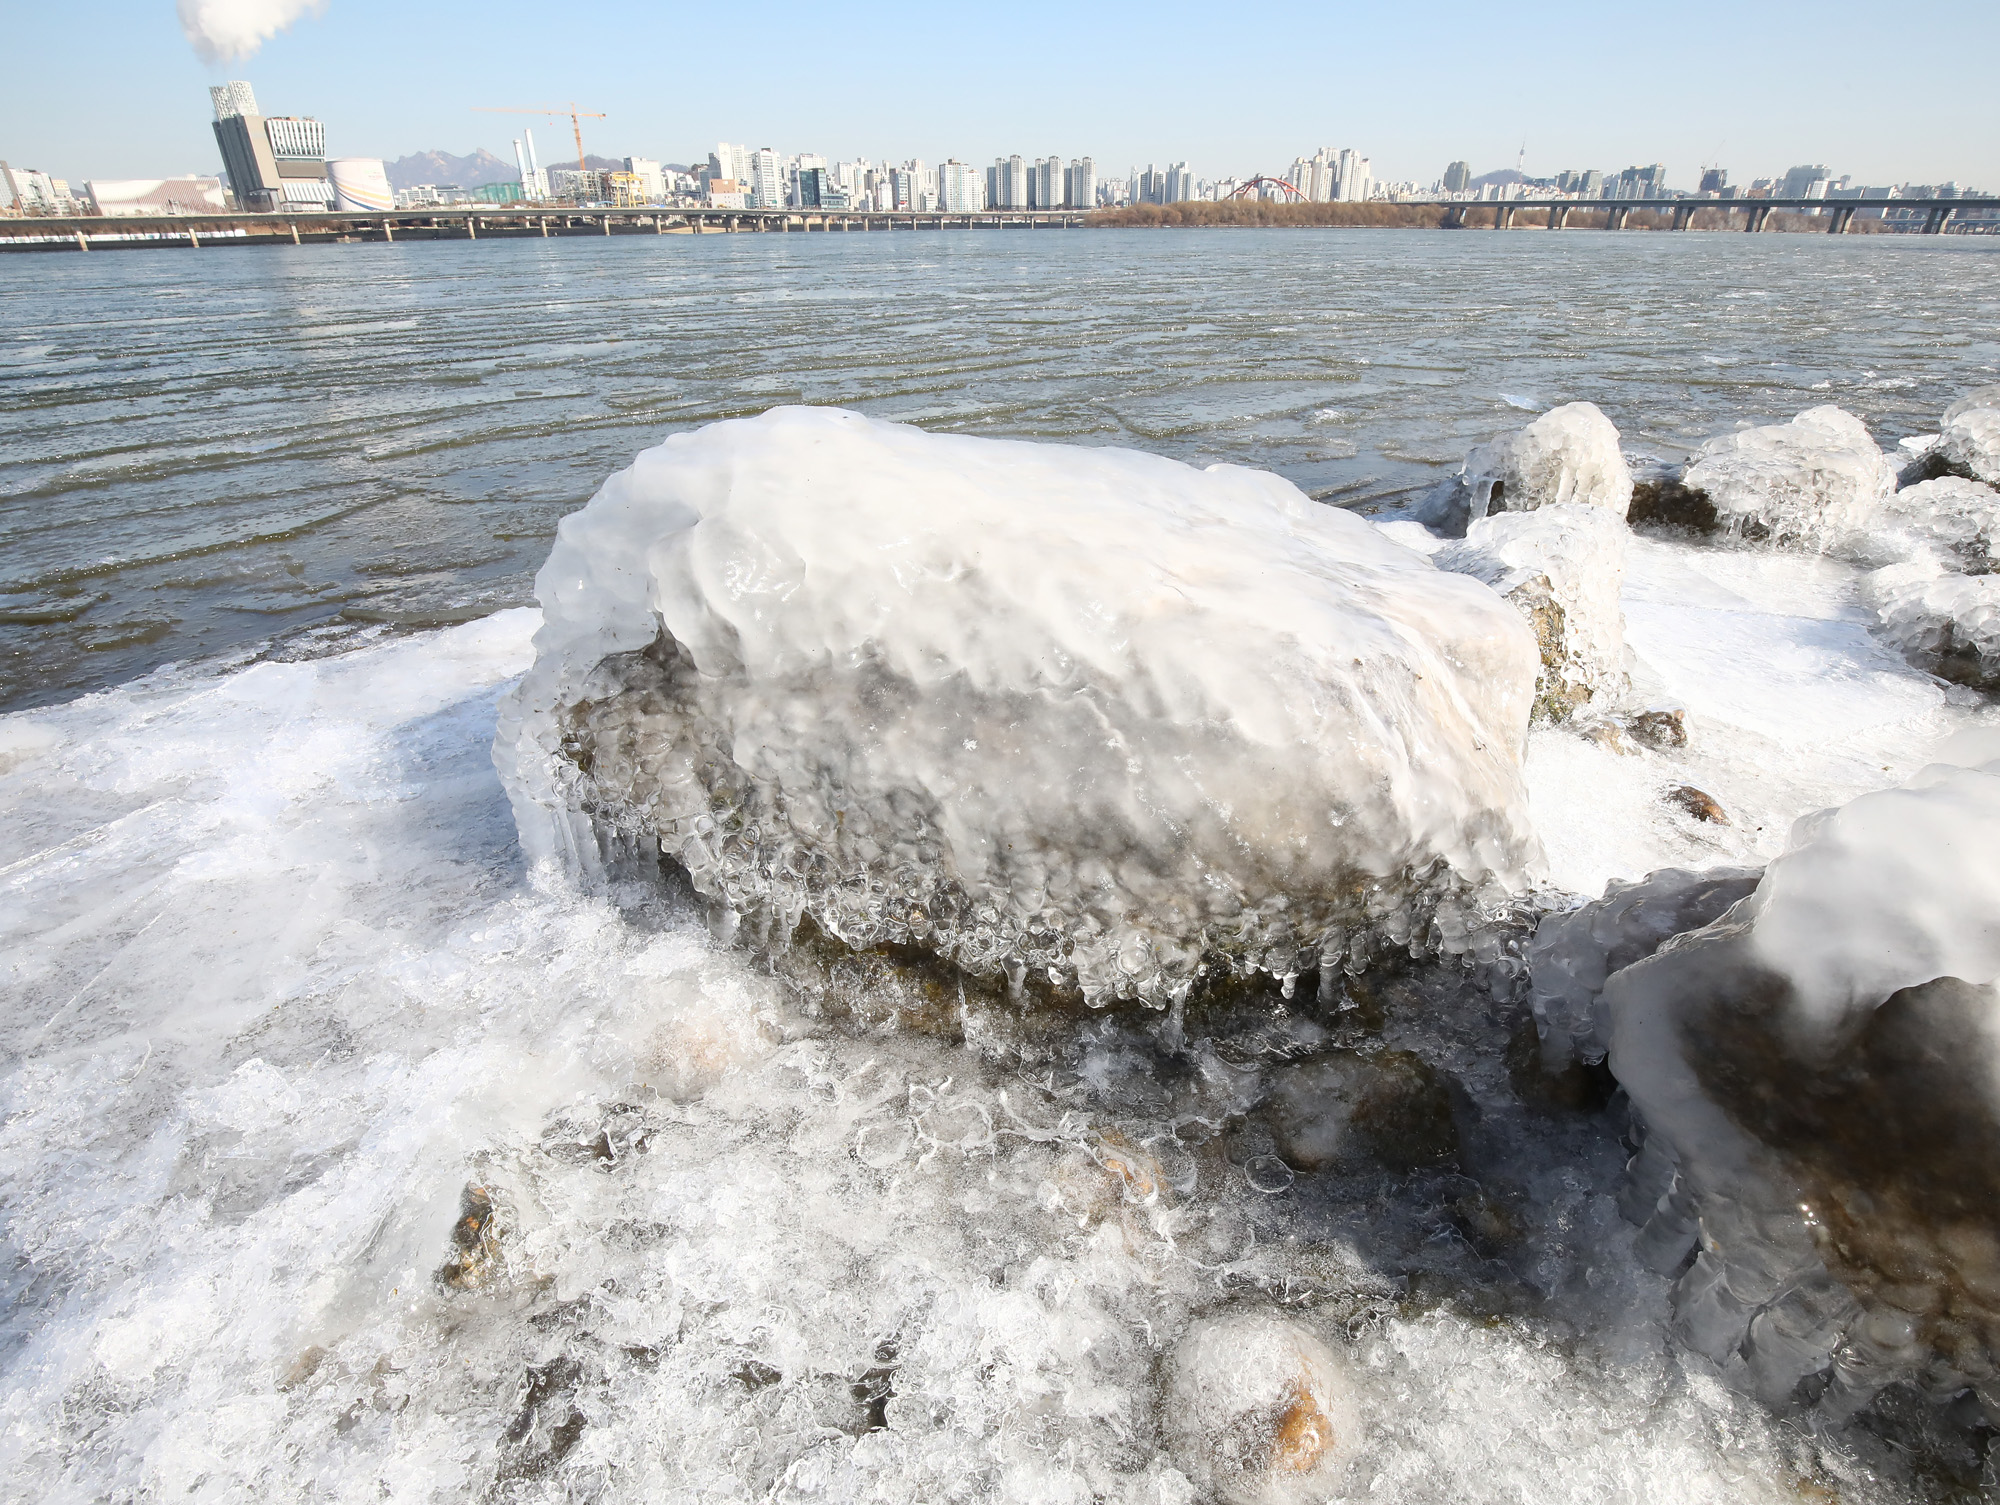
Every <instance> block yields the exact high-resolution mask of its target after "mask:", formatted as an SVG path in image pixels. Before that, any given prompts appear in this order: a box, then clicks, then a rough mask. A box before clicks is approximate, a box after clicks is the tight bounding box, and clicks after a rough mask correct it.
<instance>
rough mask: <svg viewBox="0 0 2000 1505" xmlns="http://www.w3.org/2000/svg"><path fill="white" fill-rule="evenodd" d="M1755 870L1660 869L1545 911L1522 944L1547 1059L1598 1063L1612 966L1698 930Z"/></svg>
mask: <svg viewBox="0 0 2000 1505" xmlns="http://www.w3.org/2000/svg"><path fill="white" fill-rule="evenodd" d="M1760 875H1761V870H1760V869H1756V868H1737V867H1716V868H1703V869H1701V870H1699V871H1691V870H1689V869H1687V868H1672V867H1670V868H1662V869H1660V870H1659V871H1658V872H1656V873H1648V874H1647V875H1646V876H1645V877H1644V878H1642V879H1640V880H1639V881H1638V882H1636V883H1619V882H1614V883H1612V884H1611V885H1610V886H1609V887H1608V888H1606V889H1605V891H1604V897H1603V898H1601V899H1594V900H1592V901H1591V902H1590V903H1588V904H1585V905H1583V906H1582V907H1580V908H1578V909H1573V910H1569V911H1567V912H1565V913H1561V914H1551V915H1546V916H1544V917H1543V919H1542V922H1541V924H1540V925H1539V926H1538V927H1537V928H1536V930H1535V939H1534V943H1533V945H1531V946H1530V947H1529V950H1528V967H1529V975H1530V977H1531V979H1532V990H1531V992H1530V995H1529V997H1530V1000H1531V1003H1532V1006H1533V1008H1534V1011H1535V1023H1536V1026H1537V1027H1538V1028H1539V1029H1540V1030H1541V1032H1542V1038H1543V1039H1544V1041H1545V1042H1546V1043H1547V1044H1548V1046H1549V1047H1550V1049H1549V1056H1550V1058H1551V1061H1552V1063H1555V1062H1559V1060H1560V1059H1561V1058H1562V1057H1564V1056H1567V1055H1568V1054H1569V1053H1571V1052H1572V1051H1573V1052H1574V1053H1575V1054H1576V1055H1578V1056H1580V1057H1581V1058H1582V1059H1583V1060H1586V1061H1601V1060H1603V1059H1604V1055H1605V1052H1606V1051H1608V1050H1609V1049H1610V1048H1611V1033H1610V1019H1609V1018H1608V1017H1607V1016H1606V1014H1605V1012H1604V1010H1603V1009H1602V1008H1601V1007H1600V1006H1599V1003H1600V1000H1601V999H1602V997H1603V995H1604V984H1605V983H1606V982H1607V981H1609V980H1610V978H1611V975H1612V974H1613V973H1614V972H1619V971H1622V970H1623V969H1625V968H1626V967H1629V966H1631V965H1632V964H1633V963H1634V962H1636V961H1643V960H1644V959H1645V958H1646V957H1649V956H1651V955H1652V954H1653V953H1654V952H1655V951H1657V950H1659V949H1660V947H1661V946H1662V945H1664V944H1665V943H1666V942H1667V940H1669V939H1670V938H1671V937H1673V936H1676V935H1679V934H1681V933H1682V932H1683V931H1687V930H1697V929H1699V928H1700V927H1702V926H1703V925H1707V924H1710V923H1711V922H1713V921H1714V920H1716V919H1718V918H1720V917H1721V915H1722V913H1723V911H1725V910H1727V909H1728V908H1729V907H1730V905H1732V904H1734V903H1736V902H1737V901H1738V900H1739V899H1744V898H1747V897H1749V895H1750V893H1751V891H1752V890H1753V889H1755V888H1756V886H1757V879H1758V877H1759V876H1760Z"/></svg>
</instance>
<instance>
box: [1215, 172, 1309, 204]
mask: <svg viewBox="0 0 2000 1505" xmlns="http://www.w3.org/2000/svg"><path fill="white" fill-rule="evenodd" d="M1260 188H1282V189H1284V190H1285V192H1286V193H1289V194H1290V195H1291V196H1292V197H1293V198H1295V199H1298V200H1300V201H1301V202H1303V201H1304V199H1305V195H1304V194H1302V193H1300V192H1299V191H1298V189H1296V188H1294V187H1293V186H1292V185H1291V184H1290V183H1287V182H1286V181H1285V180H1284V179H1283V178H1266V177H1261V176H1260V177H1255V178H1252V179H1251V180H1250V181H1249V182H1247V183H1244V184H1242V185H1240V186H1239V187H1238V188H1237V189H1236V191H1235V192H1233V193H1231V194H1230V195H1229V196H1230V197H1231V198H1232V199H1240V198H1242V197H1243V196H1244V195H1246V194H1250V193H1255V192H1256V191H1257V190H1258V189H1260Z"/></svg>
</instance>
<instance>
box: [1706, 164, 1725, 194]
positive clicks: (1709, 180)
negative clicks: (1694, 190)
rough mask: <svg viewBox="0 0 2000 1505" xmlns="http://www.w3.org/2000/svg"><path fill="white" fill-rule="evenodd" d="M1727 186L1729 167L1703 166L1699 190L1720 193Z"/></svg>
mask: <svg viewBox="0 0 2000 1505" xmlns="http://www.w3.org/2000/svg"><path fill="white" fill-rule="evenodd" d="M1728 186H1729V169H1728V168H1726V167H1704V168H1703V169H1702V171H1701V191H1702V192H1703V193H1720V192H1722V190H1723V189H1725V188H1727V187H1728Z"/></svg>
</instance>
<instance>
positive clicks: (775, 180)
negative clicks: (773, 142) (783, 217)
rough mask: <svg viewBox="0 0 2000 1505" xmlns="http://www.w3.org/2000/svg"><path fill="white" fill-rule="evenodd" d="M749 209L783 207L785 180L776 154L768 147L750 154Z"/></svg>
mask: <svg viewBox="0 0 2000 1505" xmlns="http://www.w3.org/2000/svg"><path fill="white" fill-rule="evenodd" d="M750 207H751V208H752V209H782V208H784V207H785V178H784V172H783V168H782V164H780V163H779V161H778V154H777V153H776V152H775V151H773V150H772V149H771V148H770V147H768V146H760V147H758V148H757V150H755V151H754V152H752V153H751V154H750Z"/></svg>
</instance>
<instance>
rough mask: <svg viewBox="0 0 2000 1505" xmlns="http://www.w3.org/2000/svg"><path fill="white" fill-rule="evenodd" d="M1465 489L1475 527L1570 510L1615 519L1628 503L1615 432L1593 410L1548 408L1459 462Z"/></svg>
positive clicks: (1626, 472) (1588, 405) (1575, 405)
mask: <svg viewBox="0 0 2000 1505" xmlns="http://www.w3.org/2000/svg"><path fill="white" fill-rule="evenodd" d="M1464 484H1465V486H1466V488H1467V490H1468V491H1469V501H1470V504H1471V516H1472V517H1473V518H1474V519H1478V518H1481V517H1485V516H1486V515H1487V514H1488V513H1492V512H1528V511H1532V510H1534V509H1535V508H1537V507H1552V506H1564V505H1568V504H1571V503H1576V504H1580V505H1583V506H1590V507H1601V508H1603V509H1604V510H1606V511H1608V512H1610V513H1611V514H1612V515H1613V516H1615V517H1618V518H1620V519H1622V518H1623V517H1624V516H1625V509H1626V508H1627V507H1628V506H1629V505H1630V504H1631V501H1632V471H1631V468H1630V467H1629V466H1627V465H1626V463H1625V456H1624V453H1623V452H1622V451H1621V450H1620V449H1619V447H1618V429H1617V426H1616V425H1614V424H1613V423H1612V421H1611V420H1610V419H1609V418H1607V417H1605V416H1604V413H1603V411H1602V410H1601V409H1600V408H1599V407H1598V406H1597V404H1596V403H1594V402H1568V403H1564V404H1563V405H1562V406H1561V407H1558V408H1550V409H1549V411H1548V412H1546V413H1544V414H1542V416H1541V417H1539V418H1537V419H1536V420H1535V421H1534V422H1533V423H1531V424H1529V425H1528V426H1527V427H1526V428H1524V429H1521V430H1520V431H1519V432H1517V433H1512V434H1503V435H1501V436H1500V437H1499V438H1498V439H1492V440H1489V441H1488V442H1487V443H1485V444H1482V445H1480V446H1479V448H1478V449H1475V450H1474V451H1473V452H1472V453H1471V454H1470V455H1469V456H1467V457H1466V461H1465V477H1464Z"/></svg>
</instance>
